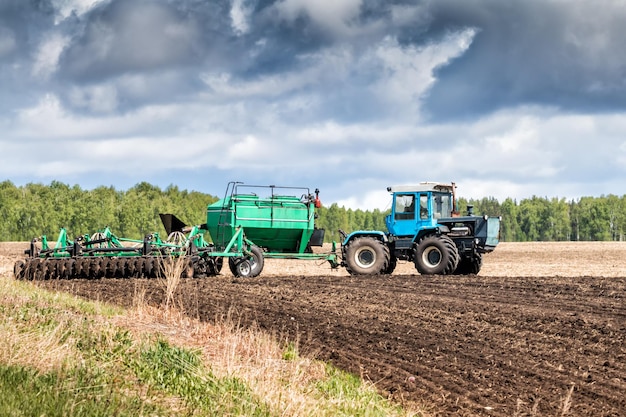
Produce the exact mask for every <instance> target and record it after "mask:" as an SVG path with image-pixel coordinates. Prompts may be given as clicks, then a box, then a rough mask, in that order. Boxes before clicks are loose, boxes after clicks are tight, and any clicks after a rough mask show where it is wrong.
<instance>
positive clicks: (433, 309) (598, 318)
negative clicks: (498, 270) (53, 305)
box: [38, 275, 626, 416]
mask: <svg viewBox="0 0 626 417" xmlns="http://www.w3.org/2000/svg"><path fill="white" fill-rule="evenodd" d="M38 284H40V285H43V286H46V287H49V288H54V289H59V290H62V291H67V292H70V293H73V294H77V295H80V296H83V297H86V298H88V299H92V300H101V301H108V302H112V303H116V304H120V305H123V306H131V305H132V303H133V298H134V296H135V294H136V293H137V292H138V291H143V290H145V301H146V302H148V303H150V304H154V305H163V303H164V285H163V283H162V282H157V281H154V280H152V281H151V280H138V279H134V280H132V279H128V280H123V279H120V280H114V279H108V280H93V281H87V280H74V281H45V282H40V283H38ZM176 300H177V302H178V303H179V305H180V307H181V308H182V309H183V310H184V311H186V312H187V313H188V314H189V315H191V316H194V317H198V318H200V319H201V320H204V321H207V322H211V321H214V320H216V319H218V320H219V319H220V318H222V317H224V316H227V315H230V316H231V317H233V318H234V319H236V320H238V321H239V322H240V323H241V325H242V326H258V327H260V328H262V329H266V330H267V331H269V332H271V333H273V334H275V335H276V337H277V338H279V339H281V340H296V341H297V342H298V343H299V348H300V352H301V354H304V355H310V356H312V357H315V358H319V359H322V360H325V361H330V362H332V363H334V364H335V365H337V366H338V367H340V368H342V369H345V370H347V371H350V372H353V373H355V374H359V375H362V376H363V377H364V378H366V379H369V380H371V381H372V382H373V383H374V384H375V385H376V386H377V387H378V388H379V389H380V391H381V392H383V393H385V394H386V395H388V396H389V397H391V398H393V399H394V400H396V401H398V402H400V403H403V404H411V403H419V404H430V405H432V411H433V414H439V415H462V416H476V415H489V416H527V415H528V416H530V415H543V416H561V415H572V416H624V415H626V278H603V277H579V278H572V277H567V278H562V277H546V278H538V277H533V278H528V277H523V278H515V277H483V276H465V277H458V276H445V277H440V276H436V277H425V276H406V275H399V276H395V275H394V276H384V277H368V278H354V277H346V276H340V277H337V276H306V277H297V276H293V277H292V276H283V277H277V276H272V277H262V276H261V277H259V278H255V279H251V280H243V279H234V278H232V277H230V276H219V277H217V278H211V279H199V280H192V279H188V280H183V281H182V282H181V285H180V287H179V289H178V294H177V296H176ZM429 408H430V407H429Z"/></svg>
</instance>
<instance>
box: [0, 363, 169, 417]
mask: <svg viewBox="0 0 626 417" xmlns="http://www.w3.org/2000/svg"><path fill="white" fill-rule="evenodd" d="M0 392H2V395H0V414H1V415H3V416H15V417H17V416H25V417H26V416H46V417H57V416H58V417H65V416H77V417H79V416H85V417H88V416H89V417H92V416H93V417H98V416H102V417H108V416H119V417H124V416H129V417H136V416H143V415H157V416H164V415H170V413H169V412H167V410H165V409H163V408H161V407H158V406H157V405H153V404H149V403H147V402H145V401H144V400H143V399H142V398H140V397H139V396H136V395H124V394H122V393H120V392H118V391H116V390H115V389H114V388H113V387H112V386H111V385H110V384H107V382H106V378H102V376H99V375H97V374H94V373H92V372H90V371H89V370H86V369H80V368H78V369H72V370H59V371H53V372H47V373H40V372H38V371H36V370H34V369H31V368H26V367H22V366H8V365H0Z"/></svg>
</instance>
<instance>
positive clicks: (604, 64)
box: [0, 0, 626, 210]
mask: <svg viewBox="0 0 626 417" xmlns="http://www.w3.org/2000/svg"><path fill="white" fill-rule="evenodd" d="M625 44H626V2H624V1H623V0H598V1H588V0H425V1H419V0H413V1H411V0H211V1H208V0H29V1H25V0H0V181H3V180H10V181H12V182H13V183H14V184H16V185H24V184H27V183H32V182H35V183H43V184H49V183H50V182H51V181H61V182H63V183H67V184H69V185H75V184H77V185H79V186H81V187H82V188H84V189H92V188H95V187H98V186H101V185H104V186H114V187H115V188H116V189H119V190H125V189H128V188H130V187H132V186H134V185H136V184H138V183H140V182H148V183H151V184H153V185H157V186H159V187H161V188H165V187H167V186H170V185H175V186H177V187H178V188H179V189H187V190H190V191H191V190H195V191H200V192H203V193H209V194H212V195H216V196H221V195H223V194H224V192H225V190H226V185H227V183H228V182H229V181H242V182H245V183H248V184H256V185H269V184H273V185H277V186H303V187H308V188H310V189H311V190H313V189H315V188H319V189H320V191H321V193H320V197H321V199H322V202H323V203H324V204H325V205H327V206H328V205H330V204H331V203H338V204H339V205H340V206H344V207H347V208H352V209H358V208H360V209H368V210H371V209H374V208H379V209H385V208H387V207H388V206H389V203H390V196H389V193H388V192H387V191H386V188H387V187H388V186H391V185H408V184H415V183H419V182H421V181H439V182H451V181H454V182H456V184H457V186H458V195H459V196H461V197H465V198H483V197H494V198H497V199H498V200H500V201H504V199H506V198H508V197H510V198H514V199H516V200H518V201H519V200H521V199H523V198H529V197H532V196H540V197H548V198H552V197H558V198H567V199H568V200H569V199H577V198H580V197H582V196H600V195H607V194H616V195H620V196H621V195H624V194H626V48H624V45H625Z"/></svg>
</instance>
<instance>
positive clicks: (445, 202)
mask: <svg viewBox="0 0 626 417" xmlns="http://www.w3.org/2000/svg"><path fill="white" fill-rule="evenodd" d="M433 201H434V204H433V211H434V213H433V215H434V217H435V219H441V218H443V217H451V216H452V196H451V195H448V194H436V195H435V196H434V199H433Z"/></svg>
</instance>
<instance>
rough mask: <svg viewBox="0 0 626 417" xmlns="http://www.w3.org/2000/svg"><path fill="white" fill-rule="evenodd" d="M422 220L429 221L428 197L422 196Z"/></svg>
mask: <svg viewBox="0 0 626 417" xmlns="http://www.w3.org/2000/svg"><path fill="white" fill-rule="evenodd" d="M420 219H421V220H428V196H427V195H425V194H420Z"/></svg>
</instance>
